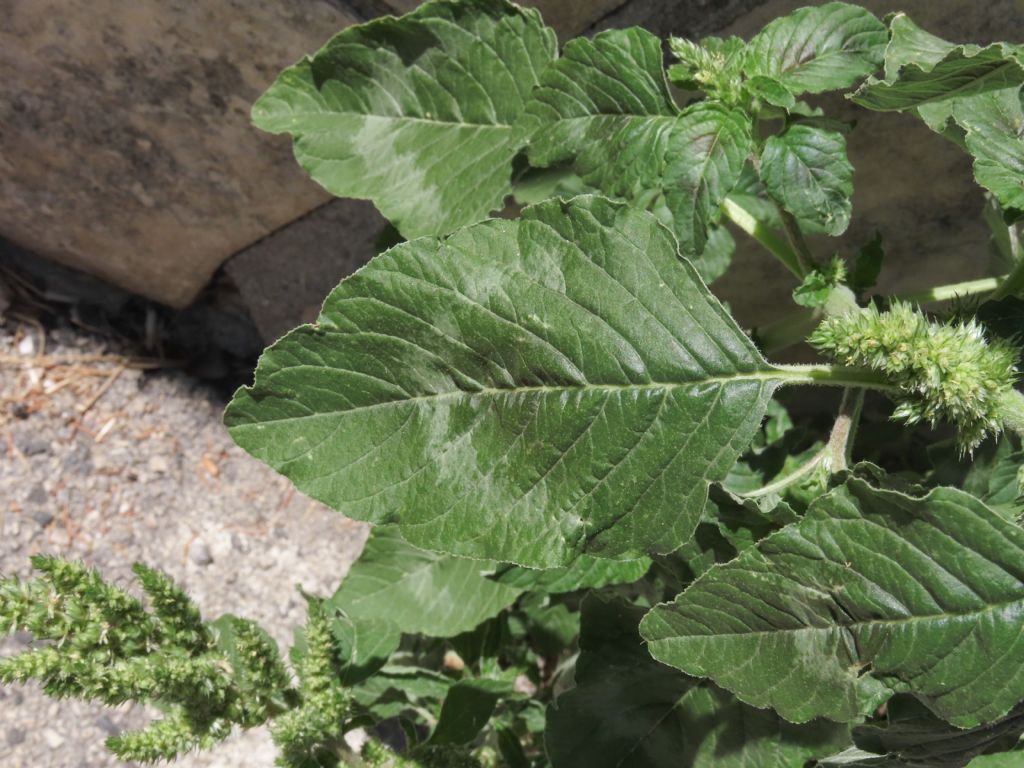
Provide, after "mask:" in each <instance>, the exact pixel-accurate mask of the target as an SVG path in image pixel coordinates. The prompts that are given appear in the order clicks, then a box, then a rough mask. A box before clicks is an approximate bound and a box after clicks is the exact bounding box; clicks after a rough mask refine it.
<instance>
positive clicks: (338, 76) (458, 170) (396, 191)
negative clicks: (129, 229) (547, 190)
mask: <svg viewBox="0 0 1024 768" xmlns="http://www.w3.org/2000/svg"><path fill="white" fill-rule="evenodd" d="M554 55H555V36H554V33H553V32H552V31H551V30H550V29H548V28H547V27H545V26H544V25H543V23H542V22H541V20H540V16H539V15H538V14H537V13H536V12H535V11H529V10H524V9H521V8H519V7H517V6H515V5H513V4H512V3H510V2H506V0H435V1H434V2H430V3H426V4H424V5H423V6H421V7H420V8H418V9H416V10H415V11H414V12H413V13H410V14H408V15H406V16H403V17H401V18H399V19H395V18H392V17H390V16H389V17H384V18H381V19H378V20H375V21H371V22H369V23H368V24H362V25H359V26H354V27H349V28H348V29H346V30H344V31H342V32H341V33H340V34H338V35H336V36H335V37H334V38H332V39H331V40H330V41H329V42H328V43H327V44H326V45H325V46H324V47H323V48H322V49H321V50H320V51H318V52H317V53H316V55H315V56H313V57H312V58H306V59H303V60H302V61H300V62H299V63H297V64H295V65H294V66H293V67H290V68H289V69H287V70H285V71H284V72H283V73H282V74H281V76H280V77H279V78H278V79H277V81H276V82H275V83H274V84H273V85H272V86H271V87H270V89H269V90H268V91H267V92H266V93H265V94H264V95H263V96H262V98H260V99H259V101H257V102H256V104H255V106H254V107H253V120H254V122H255V123H256V125H257V126H259V127H260V128H262V129H263V130H266V131H270V132H271V133H289V134H291V135H292V136H293V137H294V138H295V156H296V158H297V159H298V161H299V163H300V164H301V165H302V167H303V168H305V169H306V171H307V172H309V174H310V175H311V176H312V177H313V178H314V179H315V180H316V181H318V182H319V183H320V184H322V185H323V186H324V187H325V188H326V189H327V190H328V191H329V192H331V193H333V194H335V195H340V196H344V197H359V198H368V199H371V200H373V201H374V202H375V203H376V205H377V207H378V208H379V209H380V211H381V213H383V214H384V216H386V217H387V218H388V219H390V220H391V222H392V223H393V224H394V225H395V226H397V227H398V229H399V230H400V231H401V232H402V234H403V235H405V236H406V237H416V236H419V235H438V234H444V233H447V232H450V231H452V230H454V229H456V228H457V227H459V226H462V225H464V224H469V223H472V222H474V221H479V220H481V219H483V218H486V216H487V215H488V214H489V213H490V212H491V211H493V210H495V209H498V208H501V207H502V205H503V201H504V198H505V196H506V195H508V194H509V193H510V192H511V181H510V180H511V176H512V158H513V157H515V155H516V154H517V153H518V152H519V151H520V149H521V148H522V147H523V145H524V144H525V140H526V138H525V136H524V135H523V133H522V132H521V129H520V128H517V127H516V126H515V124H516V122H517V120H518V119H519V117H520V115H521V114H522V111H523V108H524V105H525V103H526V100H527V99H528V98H529V96H530V92H531V90H532V89H533V86H534V85H535V84H536V83H537V79H538V76H539V73H540V72H541V71H542V70H543V69H544V68H545V67H546V66H547V65H548V63H549V62H550V61H551V60H552V59H553V58H554Z"/></svg>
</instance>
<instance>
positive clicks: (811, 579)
mask: <svg viewBox="0 0 1024 768" xmlns="http://www.w3.org/2000/svg"><path fill="white" fill-rule="evenodd" d="M1022 620H1024V530H1021V529H1020V528H1019V527H1018V526H1016V525H1015V524H1013V523H1012V522H1009V521H1007V520H1006V519H1005V518H1004V517H1002V516H1000V515H999V514H997V513H995V512H994V511H992V510H990V509H989V508H987V507H986V506H985V505H984V504H982V503H981V502H979V501H978V500H977V499H974V498H973V497H971V496H970V495H968V494H966V493H963V492H962V491H958V490H955V489H949V488H940V489H937V490H934V491H932V492H931V493H930V494H929V495H928V496H925V497H923V498H919V499H918V498H912V497H909V496H905V495H903V494H900V493H896V492H893V491H883V490H877V489H874V488H872V487H871V486H869V485H868V484H867V483H865V482H863V481H861V480H856V479H851V480H849V481H848V482H847V484H846V485H845V486H843V487H841V488H839V489H836V490H835V491H833V492H831V493H830V494H828V495H826V496H824V497H821V498H820V499H818V500H817V501H816V502H815V503H814V504H812V506H811V507H810V509H809V511H808V513H807V516H806V518H805V519H804V520H803V521H801V522H800V523H797V524H795V525H791V526H788V527H787V528H785V529H784V530H782V531H780V532H778V533H776V534H773V535H771V536H769V537H768V538H766V539H764V540H763V541H762V542H761V543H760V544H758V545H757V547H755V548H752V549H749V550H747V551H745V552H744V553H743V554H741V555H740V557H738V558H737V559H736V560H735V561H733V562H731V563H728V564H726V565H723V566H718V567H715V568H712V569H711V570H710V571H709V572H707V573H706V574H705V575H704V576H703V577H701V578H700V579H699V580H697V581H696V582H694V584H693V585H692V586H691V587H690V588H689V589H687V590H686V591H685V592H683V593H682V594H681V595H679V597H677V598H676V600H675V602H673V603H667V604H664V605H661V606H658V607H657V608H655V609H654V610H653V611H651V613H650V614H648V616H647V617H646V618H645V619H644V622H643V625H642V628H641V631H642V634H643V635H644V637H645V638H646V639H647V640H648V641H649V647H650V649H651V652H652V654H653V655H654V657H655V658H657V659H659V660H661V661H663V662H664V663H667V664H670V665H672V666H674V667H677V668H679V669H682V670H683V671H685V672H688V673H689V674H693V675H697V676H701V677H704V676H706V677H710V678H712V679H713V680H714V681H715V682H716V683H718V684H719V685H721V686H723V687H725V688H727V689H729V690H731V691H733V692H734V693H736V695H737V696H739V698H740V699H742V700H743V701H746V702H747V703H749V704H752V705H754V706H759V707H763V706H771V707H774V708H775V709H776V710H777V711H778V712H779V713H780V714H781V715H782V716H783V717H785V718H786V719H788V720H792V721H794V722H801V721H805V720H807V719H809V718H813V717H818V716H823V717H828V718H830V719H834V720H838V721H853V720H856V719H858V718H859V717H861V716H863V715H865V714H868V713H870V712H871V711H873V710H874V709H875V708H876V707H877V706H878V705H879V704H880V703H881V702H882V701H884V700H885V699H886V698H887V697H888V696H889V695H891V693H892V692H893V691H894V690H901V691H908V692H911V693H913V694H914V695H915V696H916V697H917V698H918V699H919V700H921V701H922V702H923V703H924V704H926V705H927V706H928V707H929V708H930V709H931V711H933V712H934V713H935V714H936V715H938V716H939V717H941V718H943V719H945V720H947V721H948V722H950V723H952V724H953V725H955V726H957V727H960V728H971V727H974V726H977V725H980V724H983V723H985V722H989V721H992V720H994V719H996V718H999V717H1001V716H1003V715H1005V714H1006V713H1007V712H1008V711H1009V710H1010V708H1011V707H1013V706H1014V705H1015V704H1016V703H1017V702H1018V701H1020V700H1021V698H1022V697H1024V632H1022V629H1024V623H1022Z"/></svg>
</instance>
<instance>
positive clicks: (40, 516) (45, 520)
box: [32, 509, 53, 528]
mask: <svg viewBox="0 0 1024 768" xmlns="http://www.w3.org/2000/svg"><path fill="white" fill-rule="evenodd" d="M32 519H33V520H35V521H36V522H37V523H39V527H40V528H45V527H46V526H48V525H49V524H50V523H52V522H53V515H52V514H50V513H49V512H47V511H46V510H44V509H40V510H38V511H36V512H33V513H32Z"/></svg>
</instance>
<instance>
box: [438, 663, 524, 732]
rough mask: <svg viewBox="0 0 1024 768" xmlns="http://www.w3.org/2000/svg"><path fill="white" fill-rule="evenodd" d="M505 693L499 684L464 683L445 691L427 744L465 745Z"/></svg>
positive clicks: (504, 686) (489, 682)
mask: <svg viewBox="0 0 1024 768" xmlns="http://www.w3.org/2000/svg"><path fill="white" fill-rule="evenodd" d="M507 692H508V683H506V682H504V681H500V680H486V679H480V680H464V681H462V682H458V683H456V684H455V685H453V686H452V687H451V688H449V689H448V695H447V696H445V698H444V704H442V705H441V716H440V717H439V718H438V721H437V726H436V727H435V728H434V732H433V733H432V734H431V735H430V743H431V744H468V743H469V742H471V741H472V740H473V739H475V738H476V736H477V734H478V733H480V731H481V730H483V727H484V726H485V725H487V721H488V720H490V719H491V714H493V712H494V707H495V706H496V705H497V703H498V699H500V698H501V696H502V695H503V694H505V693H507Z"/></svg>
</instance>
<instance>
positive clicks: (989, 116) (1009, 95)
mask: <svg viewBox="0 0 1024 768" xmlns="http://www.w3.org/2000/svg"><path fill="white" fill-rule="evenodd" d="M952 115H953V119H954V120H955V121H956V123H957V125H959V126H960V127H961V128H963V129H964V130H965V131H966V132H967V134H966V136H965V138H964V141H965V142H966V144H967V150H968V151H969V152H970V153H971V154H972V155H973V156H974V178H975V179H976V180H977V182H978V184H980V185H981V186H982V187H984V188H985V189H987V190H989V191H990V192H991V193H992V194H993V195H994V196H995V198H996V200H998V201H999V204H1000V205H1001V206H1003V208H1016V209H1024V104H1022V103H1021V91H1020V88H1019V87H1013V88H1003V89H1002V90H998V91H989V92H987V93H984V94H981V95H979V96H974V97H972V98H969V99H963V100H959V99H958V100H957V101H956V102H954V105H953V108H952Z"/></svg>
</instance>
